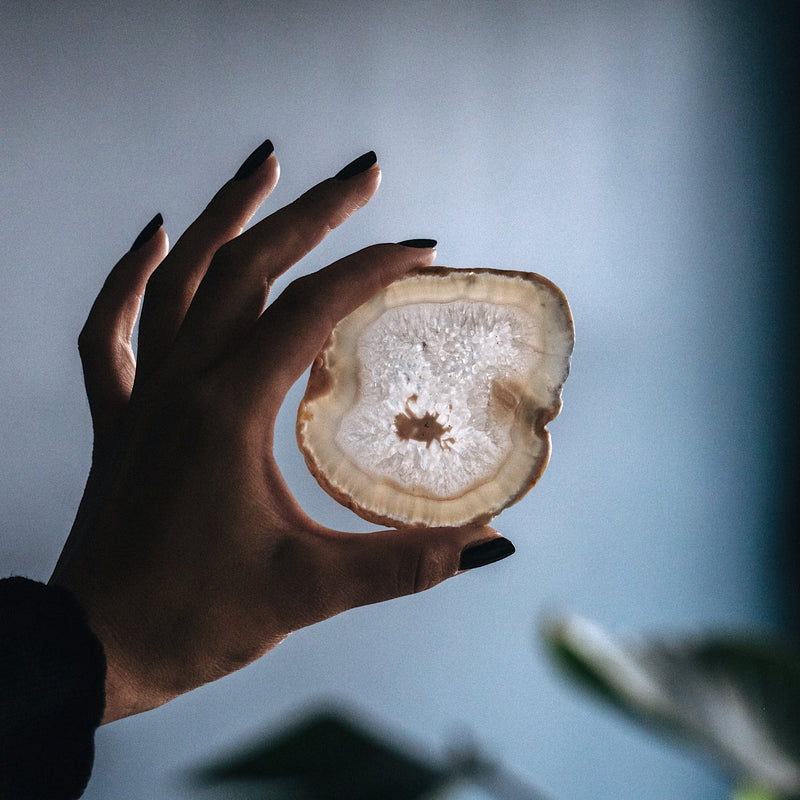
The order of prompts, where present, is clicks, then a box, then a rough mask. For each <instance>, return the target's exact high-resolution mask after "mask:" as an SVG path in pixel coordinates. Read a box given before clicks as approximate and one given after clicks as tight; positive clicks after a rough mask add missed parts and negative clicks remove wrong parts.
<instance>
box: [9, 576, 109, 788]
mask: <svg viewBox="0 0 800 800" xmlns="http://www.w3.org/2000/svg"><path fill="white" fill-rule="evenodd" d="M105 673H106V661H105V655H104V653H103V647H102V645H101V644H100V641H99V640H98V639H97V637H96V636H95V635H94V633H92V631H91V629H90V628H89V621H88V618H87V615H86V612H85V611H84V610H83V608H82V607H81V606H80V605H79V604H78V601H77V600H76V599H75V597H74V596H73V595H72V594H71V593H70V592H69V591H67V590H66V589H64V588H62V587H59V586H46V585H45V584H43V583H37V582H35V581H31V580H28V579H26V578H7V579H5V580H0V798H6V797H8V798H53V800H62V799H63V800H71V798H77V797H80V795H81V794H82V793H83V791H84V789H85V788H86V784H87V783H88V781H89V776H90V775H91V771H92V764H93V762H94V732H95V730H96V729H97V727H98V726H99V725H100V722H101V720H102V718H103V710H104V706H105V691H104V688H105Z"/></svg>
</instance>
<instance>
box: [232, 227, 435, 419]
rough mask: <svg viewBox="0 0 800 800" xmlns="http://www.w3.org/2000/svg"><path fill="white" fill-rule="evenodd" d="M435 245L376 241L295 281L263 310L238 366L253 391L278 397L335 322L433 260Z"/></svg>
mask: <svg viewBox="0 0 800 800" xmlns="http://www.w3.org/2000/svg"><path fill="white" fill-rule="evenodd" d="M420 242H422V244H426V245H430V246H426V247H420V246H419V244H420ZM435 245H436V242H434V241H433V240H415V241H414V242H413V243H409V245H402V244H379V245H373V246H372V247H367V248H365V249H364V250H360V251H359V252H357V253H354V254H353V255H350V256H347V257H346V258H343V259H341V260H340V261H337V262H336V263H334V264H331V265H330V266H329V267H325V268H324V269H322V270H319V271H318V272H315V273H313V274H311V275H307V276H304V277H302V278H298V279H297V280H296V281H294V282H293V283H291V284H290V285H289V286H288V287H287V288H286V290H285V291H284V292H283V293H282V294H281V295H280V297H278V299H277V300H275V302H274V303H272V305H271V306H269V308H267V310H266V311H265V312H264V314H263V315H262V317H261V319H260V320H259V323H258V327H257V330H256V332H255V335H254V336H253V337H252V340H251V342H250V343H249V344H248V349H247V351H246V352H245V353H244V354H243V360H244V364H243V365H242V366H240V369H244V370H245V371H246V372H247V374H248V375H249V376H250V377H251V379H252V380H254V381H256V382H257V388H256V390H255V392H254V393H255V394H258V395H259V396H261V397H263V398H264V401H265V402H266V403H267V404H270V403H273V402H274V401H276V400H277V402H278V403H280V402H281V401H282V399H283V397H284V395H285V394H286V392H287V391H288V390H289V388H290V387H291V385H292V384H293V383H294V382H295V381H296V380H297V379H298V378H299V377H300V375H301V374H302V373H303V371H304V370H305V369H306V368H307V367H308V365H309V364H310V363H311V362H312V361H313V360H314V358H315V357H316V356H317V354H318V353H319V351H320V350H321V349H322V346H323V345H324V343H325V340H326V339H327V338H328V336H329V334H330V332H331V330H332V329H333V328H334V327H335V325H336V323H338V322H339V320H340V319H342V318H343V317H345V316H347V314H349V313H350V312H351V311H354V310H355V309H356V308H358V307H359V306H360V305H361V304H362V303H364V302H366V301H367V300H368V299H369V298H370V297H372V296H373V295H374V294H376V293H377V292H379V291H380V290H381V289H383V288H384V287H386V286H388V285H389V284H390V283H392V281H394V280H396V279H397V278H399V277H401V276H402V275H405V274H406V273H407V272H408V271H409V270H411V269H414V268H416V267H424V266H429V265H430V264H431V263H432V262H433V259H434V257H435V255H436V251H435Z"/></svg>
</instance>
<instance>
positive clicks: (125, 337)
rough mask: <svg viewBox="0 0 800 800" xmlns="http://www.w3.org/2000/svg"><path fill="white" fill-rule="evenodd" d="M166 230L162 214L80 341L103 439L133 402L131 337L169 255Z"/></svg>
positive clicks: (106, 288) (112, 278)
mask: <svg viewBox="0 0 800 800" xmlns="http://www.w3.org/2000/svg"><path fill="white" fill-rule="evenodd" d="M162 225H163V218H162V217H161V214H157V215H156V216H155V217H153V219H152V220H150V222H149V223H148V224H147V225H146V226H145V228H144V229H143V230H142V232H141V233H140V234H139V236H138V237H137V238H136V240H135V241H134V243H133V246H132V247H131V249H130V250H129V251H128V252H127V253H126V254H125V255H124V256H123V257H122V258H121V259H120V260H119V261H118V262H117V264H116V266H115V267H114V268H113V269H112V270H111V272H110V273H109V275H108V277H107V278H106V281H105V283H104V284H103V288H102V289H101V290H100V293H99V294H98V296H97V299H96V300H95V301H94V304H93V306H92V309H91V311H90V312H89V316H88V317H87V319H86V323H85V325H84V326H83V329H82V330H81V333H80V335H79V337H78V350H79V352H80V356H81V363H82V365H83V377H84V382H85V384H86V394H87V397H88V399H89V407H90V409H91V413H92V422H93V424H94V429H95V436H96V438H97V439H100V438H101V437H105V436H107V435H109V434H110V433H111V430H112V429H113V427H114V425H115V424H116V422H117V420H118V419H119V417H120V415H121V413H122V411H123V410H124V409H125V407H126V405H127V403H128V400H129V398H130V394H131V389H132V388H133V378H134V375H135V372H136V360H135V358H134V354H133V347H132V345H131V337H132V335H133V329H134V326H135V325H136V320H137V318H138V316H139V306H140V303H141V299H142V295H143V294H144V290H145V287H146V285H147V280H148V278H149V277H150V275H151V274H152V273H153V271H154V270H155V269H156V267H157V266H158V265H159V263H160V262H161V261H162V259H163V258H164V256H165V255H166V253H167V235H166V233H165V232H164V230H163V228H162Z"/></svg>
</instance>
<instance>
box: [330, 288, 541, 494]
mask: <svg viewBox="0 0 800 800" xmlns="http://www.w3.org/2000/svg"><path fill="white" fill-rule="evenodd" d="M530 317H531V315H530V313H529V312H526V311H524V310H522V309H519V308H515V307H514V306H509V305H495V304H492V303H488V302H475V301H471V302H466V301H463V300H457V301H454V302H449V303H419V304H415V305H404V306H399V307H397V308H392V309H389V310H387V311H386V312H385V313H384V314H382V315H381V316H380V317H379V318H378V319H377V320H376V321H375V322H373V323H372V324H371V325H369V326H368V327H367V328H366V329H365V330H364V332H363V334H362V335H361V337H360V338H359V341H358V360H359V362H360V363H361V369H360V372H359V375H358V381H359V389H358V401H357V402H356V403H355V404H354V405H353V407H352V408H351V409H350V410H349V411H348V412H347V413H345V415H344V416H343V418H342V420H341V424H340V427H339V430H338V432H337V434H336V443H337V444H338V445H339V447H340V448H341V449H342V451H344V453H345V454H346V455H348V456H349V457H350V458H351V459H352V461H353V462H354V463H358V464H360V465H361V467H362V468H364V469H365V470H367V471H368V472H370V473H371V474H373V475H375V476H376V477H377V478H380V479H383V480H386V481H389V482H392V483H395V484H397V485H399V486H400V487H402V488H403V489H407V490H411V491H414V492H416V493H422V494H427V495H429V496H431V497H435V498H452V497H458V496H460V495H461V494H463V493H464V492H466V491H467V490H468V489H470V488H471V487H474V486H476V485H478V484H480V483H483V482H485V481H488V480H491V479H492V477H493V476H494V475H495V474H496V472H497V470H498V467H499V465H501V464H502V463H503V462H504V461H505V459H506V457H507V455H508V453H509V451H510V449H511V447H512V440H511V435H510V430H511V427H512V425H513V422H514V410H515V406H516V400H517V399H518V398H516V397H515V392H514V386H520V385H524V384H525V381H526V376H527V375H528V374H529V373H530V371H531V370H532V369H534V370H535V369H536V366H537V364H538V363H539V361H540V360H541V358H540V355H539V354H541V352H542V333H541V331H540V330H539V327H538V326H537V325H535V324H533V323H532V321H531V318H530Z"/></svg>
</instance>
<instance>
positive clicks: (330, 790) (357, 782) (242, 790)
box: [198, 709, 546, 800]
mask: <svg viewBox="0 0 800 800" xmlns="http://www.w3.org/2000/svg"><path fill="white" fill-rule="evenodd" d="M198 777H199V779H200V781H201V782H202V783H204V784H207V785H208V784H220V783H224V784H227V785H229V786H230V785H231V784H233V783H235V784H236V785H237V795H236V796H237V797H248V798H253V799H254V800H255V798H258V800H289V798H291V800H423V799H424V798H428V799H429V800H430V798H434V797H437V796H439V795H440V794H441V793H442V792H444V791H445V790H446V789H448V788H450V787H451V786H453V785H454V784H456V783H460V782H465V783H466V782H470V783H474V784H479V785H481V786H482V788H483V789H484V790H487V791H488V792H489V793H490V795H492V796H495V797H498V798H505V800H546V799H545V797H544V795H542V794H541V793H540V792H539V791H537V790H536V789H533V788H532V787H530V786H527V785H526V784H524V783H523V782H522V781H520V780H519V779H518V778H516V777H515V776H514V775H512V774H511V773H510V772H508V771H507V770H505V769H504V768H503V767H501V766H500V765H499V764H496V763H495V762H493V761H491V760H489V759H487V758H485V757H484V756H483V755H481V753H480V752H479V750H478V749H477V748H475V747H474V746H467V747H461V748H459V749H456V750H453V751H452V752H450V753H449V754H448V756H447V757H446V758H444V759H441V760H440V761H439V762H436V761H434V760H433V759H428V758H426V757H425V756H422V755H417V754H415V753H412V748H410V747H408V748H406V747H403V746H402V745H398V737H397V736H395V735H392V734H391V733H389V732H386V731H384V732H381V733H378V732H377V731H376V730H373V729H372V728H371V727H370V726H367V725H364V724H362V723H361V722H360V721H357V720H356V719H355V717H354V716H353V715H351V714H349V713H347V712H343V711H340V710H331V709H325V710H320V711H317V712H313V713H311V714H309V715H308V716H306V717H305V718H303V719H301V720H300V721H299V722H296V723H295V724H294V725H292V726H291V727H289V728H288V729H287V730H285V731H284V732H283V733H281V734H278V735H276V736H269V737H267V738H266V739H263V740H261V741H259V742H256V743H255V744H253V745H252V746H251V747H249V748H248V749H247V750H246V751H245V752H243V753H239V754H237V755H233V756H231V757H229V758H228V759H227V760H225V761H222V762H221V763H220V764H218V765H216V766H213V767H210V768H206V769H203V770H202V771H201V772H200V773H199V776H198Z"/></svg>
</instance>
